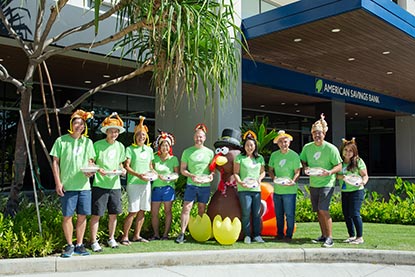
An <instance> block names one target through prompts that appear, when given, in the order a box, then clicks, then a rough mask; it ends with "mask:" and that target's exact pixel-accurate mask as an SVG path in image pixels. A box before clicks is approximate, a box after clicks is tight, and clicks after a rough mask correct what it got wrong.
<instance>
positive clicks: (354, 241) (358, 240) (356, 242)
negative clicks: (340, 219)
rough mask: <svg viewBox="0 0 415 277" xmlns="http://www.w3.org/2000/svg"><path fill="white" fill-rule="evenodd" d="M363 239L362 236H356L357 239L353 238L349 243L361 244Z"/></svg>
mask: <svg viewBox="0 0 415 277" xmlns="http://www.w3.org/2000/svg"><path fill="white" fill-rule="evenodd" d="M364 242H365V241H364V240H363V238H358V239H355V240H352V241H351V242H350V244H362V243H364Z"/></svg>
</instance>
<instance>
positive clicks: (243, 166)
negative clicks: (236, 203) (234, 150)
mask: <svg viewBox="0 0 415 277" xmlns="http://www.w3.org/2000/svg"><path fill="white" fill-rule="evenodd" d="M235 163H238V164H239V177H240V178H241V181H243V180H244V179H245V178H247V177H250V178H254V179H257V180H258V179H259V176H260V175H261V167H262V166H265V161H264V157H262V156H261V155H259V156H258V158H256V159H254V158H250V157H247V156H246V155H243V154H239V155H238V156H236V158H235ZM238 191H258V192H260V191H261V186H257V187H255V188H244V187H243V186H241V185H239V184H238Z"/></svg>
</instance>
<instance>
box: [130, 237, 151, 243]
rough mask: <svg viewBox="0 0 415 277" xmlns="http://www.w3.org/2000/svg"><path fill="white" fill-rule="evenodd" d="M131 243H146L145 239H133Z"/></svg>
mask: <svg viewBox="0 0 415 277" xmlns="http://www.w3.org/2000/svg"><path fill="white" fill-rule="evenodd" d="M132 242H148V240H146V239H145V238H138V239H133V240H132Z"/></svg>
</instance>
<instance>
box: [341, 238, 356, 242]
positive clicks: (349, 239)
mask: <svg viewBox="0 0 415 277" xmlns="http://www.w3.org/2000/svg"><path fill="white" fill-rule="evenodd" d="M355 239H356V237H350V238H347V239H345V240H344V241H343V242H345V243H349V242H352V241H354V240H355Z"/></svg>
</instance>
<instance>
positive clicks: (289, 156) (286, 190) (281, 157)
mask: <svg viewBox="0 0 415 277" xmlns="http://www.w3.org/2000/svg"><path fill="white" fill-rule="evenodd" d="M269 166H270V167H272V168H273V169H274V175H275V177H288V178H290V179H291V180H292V179H293V177H294V174H295V170H296V169H299V168H301V167H302V166H301V161H300V156H298V154H297V153H296V152H295V151H293V150H291V149H288V152H287V153H285V154H283V153H281V151H280V150H278V151H275V152H273V153H272V154H271V157H270V158H269ZM297 189H298V184H297V183H295V185H293V186H282V185H278V184H274V193H277V194H297Z"/></svg>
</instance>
